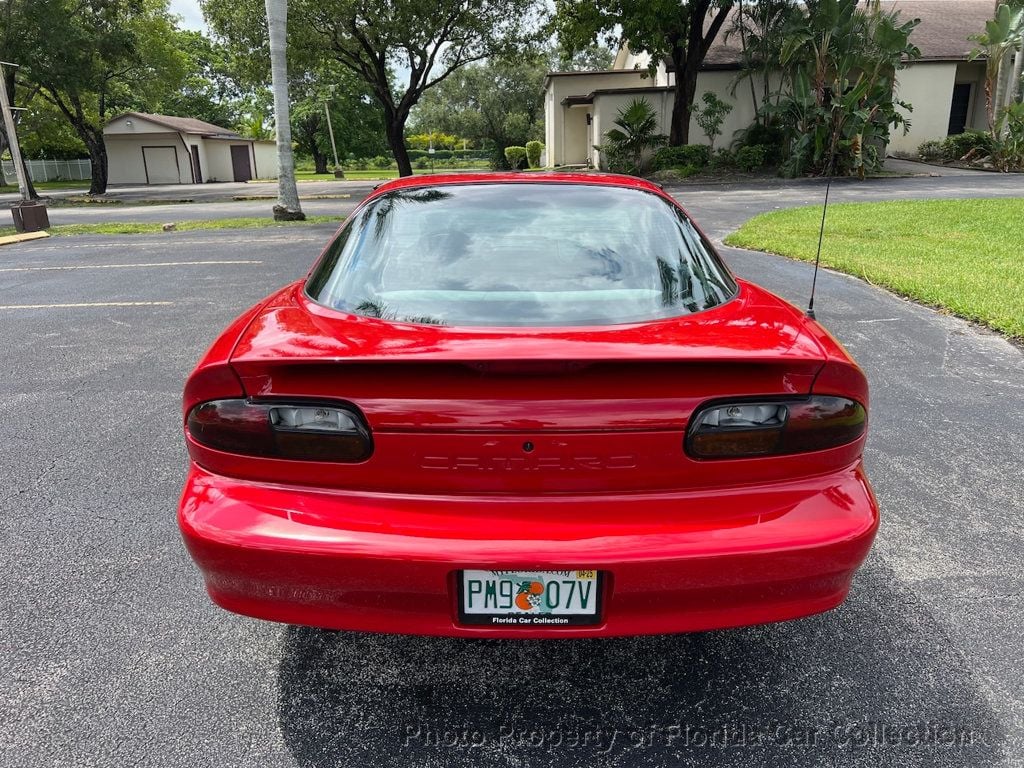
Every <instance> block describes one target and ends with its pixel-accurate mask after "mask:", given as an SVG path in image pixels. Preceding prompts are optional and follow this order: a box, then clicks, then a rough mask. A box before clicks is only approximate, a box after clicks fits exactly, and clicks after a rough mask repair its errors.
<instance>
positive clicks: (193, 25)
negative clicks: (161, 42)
mask: <svg viewBox="0 0 1024 768" xmlns="http://www.w3.org/2000/svg"><path fill="white" fill-rule="evenodd" d="M171 12H172V13H176V14H178V15H179V16H181V18H182V22H181V26H183V27H184V28H185V29H201V30H205V29H206V25H205V24H204V23H203V12H202V11H200V10H199V0H171Z"/></svg>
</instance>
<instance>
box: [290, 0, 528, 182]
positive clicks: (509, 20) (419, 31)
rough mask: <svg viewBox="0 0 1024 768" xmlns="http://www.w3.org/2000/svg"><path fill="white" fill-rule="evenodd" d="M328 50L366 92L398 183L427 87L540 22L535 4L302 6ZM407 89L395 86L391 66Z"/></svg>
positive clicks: (520, 40)
mask: <svg viewBox="0 0 1024 768" xmlns="http://www.w3.org/2000/svg"><path fill="white" fill-rule="evenodd" d="M301 3H302V7H303V14H302V15H303V18H305V19H306V20H308V21H309V23H310V25H311V28H312V30H313V31H314V33H315V34H316V36H317V37H318V38H319V41H320V44H321V45H324V46H326V51H328V52H329V53H330V55H332V56H333V57H334V59H335V60H336V61H337V62H338V63H339V64H341V65H342V66H344V67H347V68H348V69H350V70H351V71H352V72H353V73H355V74H356V75H357V76H358V77H360V78H362V79H363V80H364V81H365V82H366V84H367V85H368V86H369V87H370V90H371V92H372V93H373V95H374V97H375V98H376V99H377V101H378V102H379V103H380V105H381V108H382V109H383V112H384V129H385V132H386V134H387V139H388V145H389V146H390V148H391V152H392V154H393V155H394V157H395V162H396V163H397V165H398V172H399V174H400V175H402V176H408V175H410V174H411V173H412V164H411V163H410V161H409V154H408V152H407V150H406V147H405V125H406V122H407V121H408V119H409V115H410V113H411V111H412V109H413V107H414V106H415V105H416V104H417V102H419V100H420V98H421V97H422V96H423V94H424V93H425V92H427V91H428V90H429V89H430V88H433V87H435V86H437V85H439V84H440V83H442V82H444V80H445V79H447V78H448V77H450V76H451V75H452V74H453V73H455V72H457V71H458V70H459V69H461V68H462V67H464V66H466V65H467V64H469V63H471V62H474V61H479V60H481V59H485V58H487V57H491V56H496V55H499V54H501V53H503V52H506V51H509V50H515V49H518V48H519V47H520V46H521V45H523V44H524V43H525V42H527V41H528V40H529V38H530V37H531V36H532V34H533V30H532V29H531V26H532V22H534V21H535V20H536V18H539V13H540V6H539V4H538V3H536V2H534V0H504V1H502V0H436V1H435V2H425V0H391V2H387V3H381V2H378V0H326V1H323V0H301ZM395 66H400V67H403V68H404V69H405V70H406V72H407V74H406V76H405V78H404V80H405V82H403V83H402V84H397V83H393V82H392V74H391V69H392V67H395Z"/></svg>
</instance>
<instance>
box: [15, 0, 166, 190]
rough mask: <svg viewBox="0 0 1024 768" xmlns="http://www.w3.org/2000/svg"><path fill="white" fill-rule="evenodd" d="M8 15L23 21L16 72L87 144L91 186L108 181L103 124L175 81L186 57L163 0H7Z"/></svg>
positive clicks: (103, 186) (19, 22) (19, 25)
mask: <svg viewBox="0 0 1024 768" xmlns="http://www.w3.org/2000/svg"><path fill="white" fill-rule="evenodd" d="M15 3H18V8H17V10H15V11H13V12H12V13H11V15H10V17H8V18H7V19H6V20H5V22H6V23H10V24H11V25H12V26H14V27H16V28H17V34H16V35H15V36H14V38H13V40H12V46H11V49H10V50H9V53H8V54H7V55H10V56H12V57H13V58H17V59H18V63H20V64H21V65H22V69H21V70H19V74H18V78H19V81H20V82H23V83H24V84H25V85H26V86H28V87H30V88H34V89H36V90H37V92H38V93H39V95H40V96H41V97H42V98H44V99H46V101H48V102H49V103H50V104H52V105H53V106H54V107H56V109H57V110H58V111H59V112H60V113H61V115H63V117H64V119H66V120H67V121H68V123H69V124H70V125H71V127H72V128H73V129H74V130H75V133H76V135H77V136H78V138H79V139H81V141H82V143H83V144H85V147H86V150H87V151H88V153H89V160H90V164H91V166H92V181H91V184H90V188H89V192H90V193H91V194H102V193H103V192H105V191H106V189H107V148H106V144H105V142H104V140H103V126H104V124H105V122H106V121H107V119H108V117H109V116H110V115H111V114H112V113H113V112H114V111H116V110H124V109H131V108H133V107H135V106H136V105H138V104H139V103H140V102H142V101H145V100H146V99H153V98H154V97H158V95H159V94H161V93H166V92H167V91H169V90H173V89H174V88H176V87H177V84H178V83H179V82H180V80H181V76H182V69H183V66H184V59H183V57H182V55H181V54H180V53H179V52H178V51H177V50H176V49H175V48H174V46H173V40H174V39H175V38H174V34H175V28H174V22H173V18H172V17H171V16H170V14H169V13H168V11H167V5H166V1H165V0H8V3H7V6H8V10H10V8H11V6H12V5H14V4H15Z"/></svg>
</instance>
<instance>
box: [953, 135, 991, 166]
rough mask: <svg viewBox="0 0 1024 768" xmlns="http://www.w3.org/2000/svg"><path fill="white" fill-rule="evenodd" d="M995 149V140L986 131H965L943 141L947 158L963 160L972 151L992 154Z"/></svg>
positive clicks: (976, 153)
mask: <svg viewBox="0 0 1024 768" xmlns="http://www.w3.org/2000/svg"><path fill="white" fill-rule="evenodd" d="M994 149H995V141H994V140H993V139H992V136H991V134H989V133H987V132H985V131H964V132H963V133H958V134H956V135H955V136H949V137H947V138H946V139H945V140H944V141H943V142H942V154H943V155H944V156H945V158H946V159H947V160H962V159H963V158H965V157H967V156H968V155H970V154H971V153H972V152H973V153H974V154H975V155H978V154H981V155H990V154H992V150H994Z"/></svg>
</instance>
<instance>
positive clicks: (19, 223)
mask: <svg viewBox="0 0 1024 768" xmlns="http://www.w3.org/2000/svg"><path fill="white" fill-rule="evenodd" d="M5 66H7V67H17V66H18V65H17V64H12V63H11V62H9V61H0V111H2V112H3V113H4V114H3V120H4V131H5V132H6V133H7V144H8V145H9V147H8V148H9V149H10V150H11V161H12V162H13V163H14V173H15V175H16V176H17V177H18V192H19V193H21V202H20V203H15V204H14V205H12V206H11V215H12V216H13V217H14V228H15V229H16V230H18V231H19V232H38V231H39V230H42V229H49V227H50V220H49V217H48V216H47V215H46V205H45V204H44V203H42V202H40V201H38V200H32V198H31V196H30V195H29V193H28V179H27V178H26V177H25V164H24V163H22V161H21V147H20V146H19V144H18V132H17V130H16V127H15V125H14V115H13V108H12V107H11V101H10V99H9V98H7V78H6V76H5V75H4V67H5Z"/></svg>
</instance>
